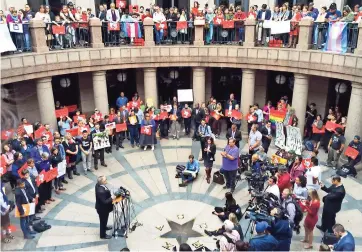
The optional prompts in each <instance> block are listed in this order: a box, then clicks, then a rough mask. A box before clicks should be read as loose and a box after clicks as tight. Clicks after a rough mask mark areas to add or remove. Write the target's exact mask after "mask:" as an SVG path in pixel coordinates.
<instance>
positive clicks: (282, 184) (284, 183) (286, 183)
mask: <svg viewBox="0 0 362 252" xmlns="http://www.w3.org/2000/svg"><path fill="white" fill-rule="evenodd" d="M277 185H278V187H279V191H280V193H282V192H283V190H284V189H285V188H290V175H289V173H287V172H286V173H284V174H282V175H279V176H278V183H277Z"/></svg>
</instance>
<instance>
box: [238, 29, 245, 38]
mask: <svg viewBox="0 0 362 252" xmlns="http://www.w3.org/2000/svg"><path fill="white" fill-rule="evenodd" d="M244 32H245V29H244V27H240V28H239V41H244Z"/></svg>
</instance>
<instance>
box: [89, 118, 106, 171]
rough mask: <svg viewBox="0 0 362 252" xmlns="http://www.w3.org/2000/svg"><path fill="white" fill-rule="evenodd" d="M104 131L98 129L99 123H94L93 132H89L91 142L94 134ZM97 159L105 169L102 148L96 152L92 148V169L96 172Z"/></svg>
mask: <svg viewBox="0 0 362 252" xmlns="http://www.w3.org/2000/svg"><path fill="white" fill-rule="evenodd" d="M103 131H104V130H101V129H100V126H99V123H98V122H96V123H95V124H94V130H93V131H92V132H91V135H92V141H93V137H94V134H95V133H100V132H103ZM98 159H100V160H101V165H102V166H104V167H107V165H106V163H105V162H104V148H100V149H98V150H96V148H94V169H96V170H98Z"/></svg>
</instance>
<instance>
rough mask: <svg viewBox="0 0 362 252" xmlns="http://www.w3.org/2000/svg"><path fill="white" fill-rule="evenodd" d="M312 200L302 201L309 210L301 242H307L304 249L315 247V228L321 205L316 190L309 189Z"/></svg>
mask: <svg viewBox="0 0 362 252" xmlns="http://www.w3.org/2000/svg"><path fill="white" fill-rule="evenodd" d="M309 197H310V199H311V200H310V202H307V201H302V205H303V208H304V211H305V212H308V214H307V217H305V220H304V231H305V236H304V240H301V242H305V243H307V244H306V245H305V246H304V249H312V248H313V245H312V244H313V229H314V226H315V225H316V224H317V222H318V211H319V207H320V200H319V196H318V193H317V191H316V190H311V191H309Z"/></svg>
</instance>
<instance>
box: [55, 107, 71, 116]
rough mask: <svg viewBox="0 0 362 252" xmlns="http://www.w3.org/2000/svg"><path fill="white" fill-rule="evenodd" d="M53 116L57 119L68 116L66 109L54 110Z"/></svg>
mask: <svg viewBox="0 0 362 252" xmlns="http://www.w3.org/2000/svg"><path fill="white" fill-rule="evenodd" d="M55 116H56V117H57V118H59V117H64V116H68V108H62V109H56V110H55Z"/></svg>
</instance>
